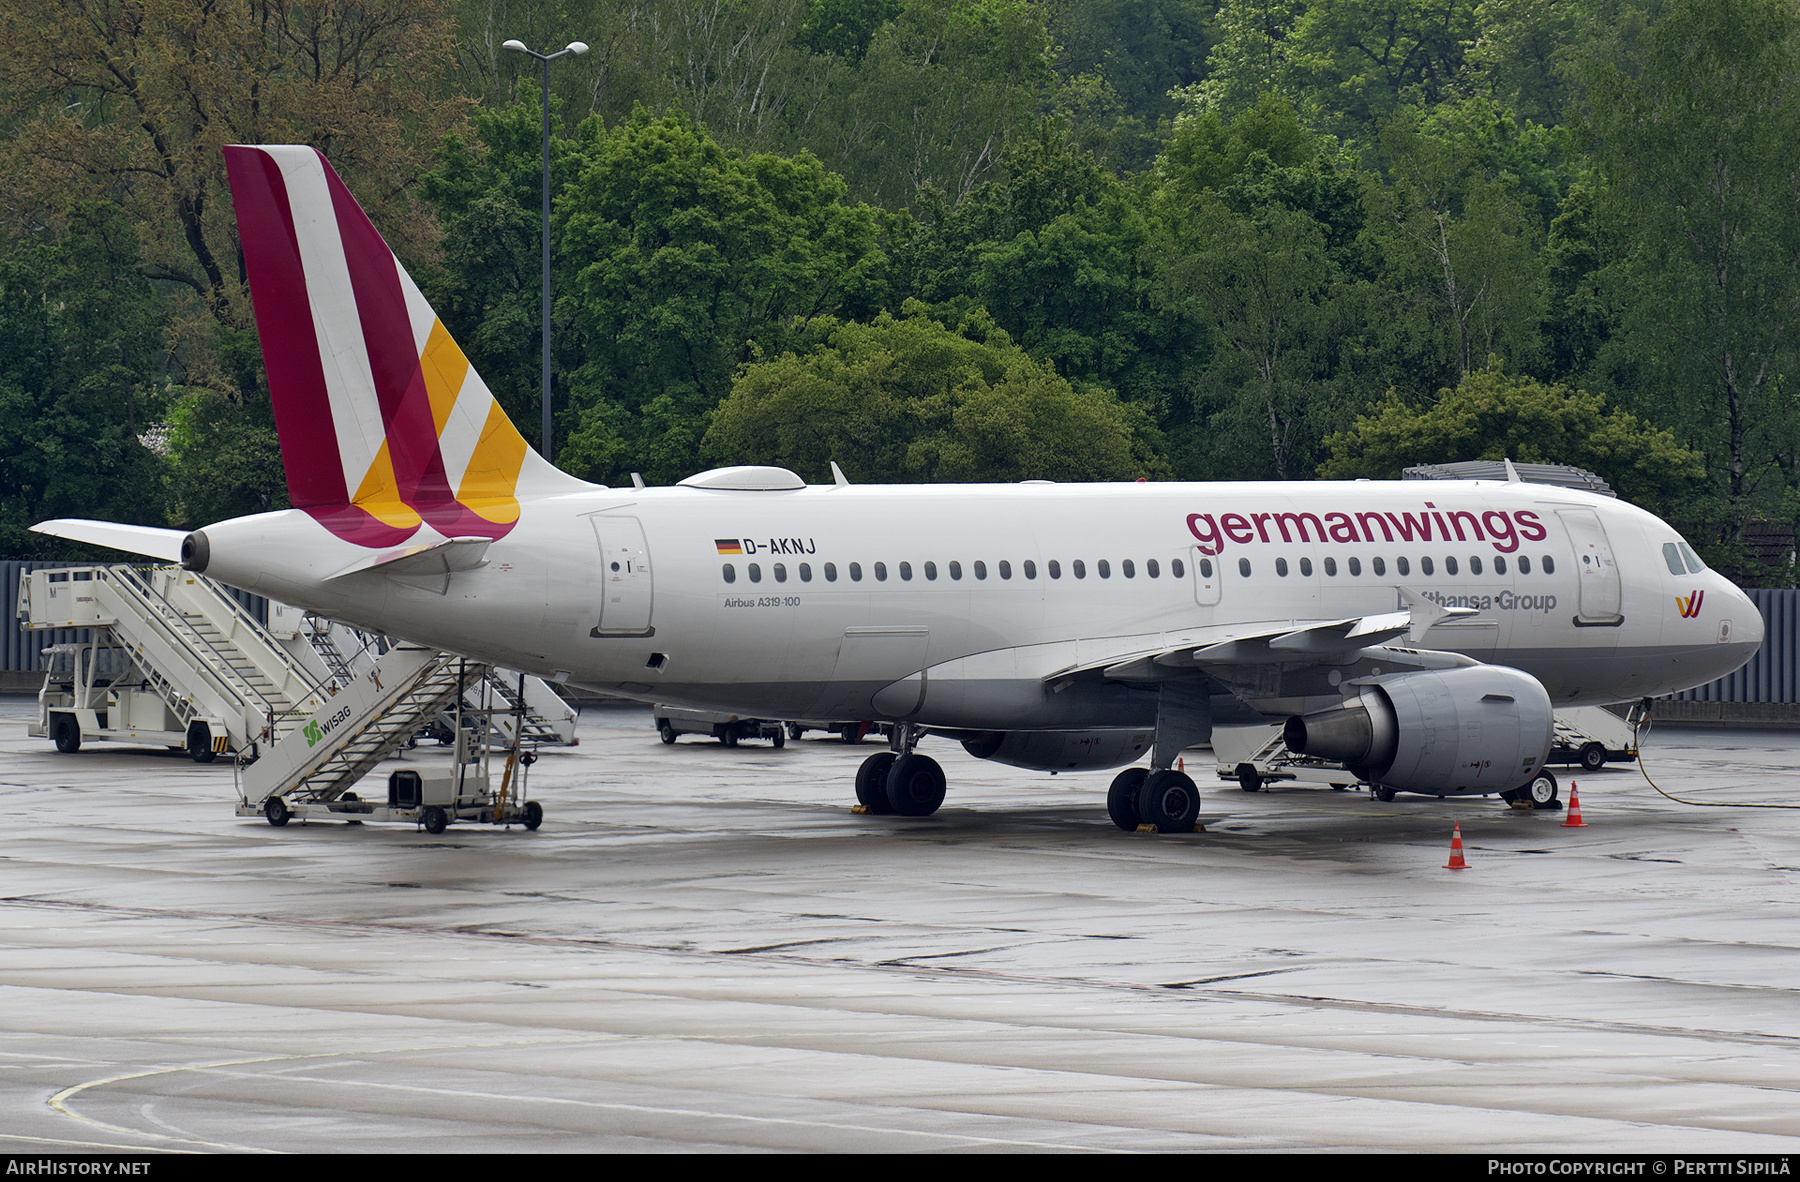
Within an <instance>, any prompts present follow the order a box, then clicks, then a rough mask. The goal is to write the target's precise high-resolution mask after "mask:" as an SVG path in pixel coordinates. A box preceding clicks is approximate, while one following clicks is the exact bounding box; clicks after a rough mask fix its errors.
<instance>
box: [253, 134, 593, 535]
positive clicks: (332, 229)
mask: <svg viewBox="0 0 1800 1182" xmlns="http://www.w3.org/2000/svg"><path fill="white" fill-rule="evenodd" d="M224 151H225V166H226V171H227V174H228V175H229V177H230V180H231V197H232V203H233V205H234V206H235V207H236V209H237V216H238V233H239V235H240V238H241V240H242V242H243V248H244V265H245V268H246V270H247V271H248V272H249V277H250V295H251V299H252V301H253V303H254V305H255V308H256V330H257V334H258V336H259V337H260V338H261V341H262V348H263V360H264V363H265V366H266V368H267V371H268V375H269V394H270V397H271V398H272V399H273V401H274V406H275V425H276V429H277V431H278V432H279V433H280V437H281V458H282V464H283V466H284V468H285V470H286V472H287V482H288V496H289V498H290V499H291V500H292V503H293V505H294V507H295V508H297V509H303V510H305V511H306V512H307V513H309V514H311V515H312V516H313V517H314V518H315V519H317V520H318V521H319V522H320V523H321V524H322V525H324V526H325V527H326V528H327V529H329V530H331V531H332V532H333V533H335V534H337V535H338V536H339V537H341V538H344V539H345V540H347V541H352V542H356V543H358V544H360V545H364V546H372V547H386V546H394V545H398V544H400V543H401V542H404V541H406V540H408V539H410V538H412V537H413V536H414V535H415V534H416V533H418V532H419V530H420V529H421V527H423V526H429V527H430V528H431V529H433V530H435V531H437V533H439V534H442V535H443V536H444V537H477V536H479V537H486V538H494V539H498V538H501V537H504V536H505V535H506V534H507V532H508V531H509V530H511V529H512V527H513V525H514V523H516V522H517V521H518V518H519V499H520V497H521V496H522V495H523V496H530V495H533V494H540V495H541V494H545V493H554V492H563V491H568V490H571V489H575V488H580V487H585V486H584V485H583V484H582V482H580V481H578V480H576V479H575V478H574V477H571V476H569V475H567V474H565V473H563V472H561V471H558V470H557V469H556V468H555V467H553V466H552V465H551V464H550V463H548V462H547V461H546V460H544V459H543V458H542V457H540V456H539V455H538V454H537V453H536V452H535V451H533V450H532V449H531V448H530V447H529V446H528V445H527V444H526V442H525V439H524V437H523V436H521V435H520V434H519V432H518V429H517V428H515V427H514V426H513V424H512V422H511V420H509V419H508V418H507V417H506V414H505V412H504V411H502V410H501V409H500V404H499V403H498V402H496V401H495V400H494V396H493V394H492V393H490V392H489V390H488V388H487V385H486V383H484V382H483V381H482V380H481V376H480V375H479V374H477V373H476V372H475V370H474V369H473V368H472V367H471V366H470V365H469V362H468V359H467V358H465V357H464V356H463V353H462V350H461V349H459V348H458V347H457V345H456V342H455V341H453V340H451V339H450V334H449V333H448V332H447V331H445V329H444V325H443V322H442V321H440V320H439V319H438V318H437V315H436V313H434V312H433V311H432V310H431V305H429V304H428V303H426V302H425V297H424V296H423V295H421V294H420V292H419V289H418V287H417V286H416V285H415V284H414V283H413V281H412V278H411V276H409V275H407V273H406V269H405V268H404V267H402V266H401V265H400V261H399V260H398V259H396V258H395V257H394V253H393V251H391V250H389V249H388V245H387V243H386V242H385V241H383V240H382V237H381V235H380V234H379V233H377V232H376V230H375V226H374V224H373V223H371V222H370V221H369V218H368V215H367V214H365V213H364V212H363V210H362V207H361V206H360V205H358V204H357V203H356V199H355V198H354V197H352V196H351V195H350V191H349V190H348V189H347V188H345V187H344V182H343V181H342V180H341V179H340V178H339V177H338V175H337V173H336V172H335V171H333V170H332V167H331V165H330V164H328V163H327V162H326V160H325V158H324V157H323V156H321V155H320V154H319V153H318V152H317V151H315V150H314V149H312V148H309V147H305V146H303V145H279V146H267V147H248V146H231V147H227V148H226V149H225V150H224Z"/></svg>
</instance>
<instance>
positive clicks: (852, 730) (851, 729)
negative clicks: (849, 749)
mask: <svg viewBox="0 0 1800 1182" xmlns="http://www.w3.org/2000/svg"><path fill="white" fill-rule="evenodd" d="M861 729H862V727H860V726H858V725H857V724H856V723H854V722H846V723H845V724H844V725H843V726H840V727H838V738H839V739H842V740H843V741H844V742H846V743H852V744H855V743H860V742H862V740H861V739H859V738H857V737H856V732H857V731H859V730H861Z"/></svg>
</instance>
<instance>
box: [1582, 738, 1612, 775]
mask: <svg viewBox="0 0 1800 1182" xmlns="http://www.w3.org/2000/svg"><path fill="white" fill-rule="evenodd" d="M1605 766H1606V748H1604V747H1602V746H1601V745H1600V744H1598V743H1583V744H1582V746H1581V770H1582V771H1584V772H1597V771H1599V770H1600V769H1601V768H1603V767H1605Z"/></svg>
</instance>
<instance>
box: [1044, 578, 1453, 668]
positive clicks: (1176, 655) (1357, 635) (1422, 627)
mask: <svg viewBox="0 0 1800 1182" xmlns="http://www.w3.org/2000/svg"><path fill="white" fill-rule="evenodd" d="M1397 590H1398V591H1399V592H1400V595H1401V598H1402V599H1403V600H1404V601H1405V603H1406V605H1407V606H1406V607H1405V608H1403V609H1402V610H1400V611H1394V612H1384V613H1382V614H1380V615H1373V616H1357V617H1351V618H1348V619H1339V620H1319V621H1315V622H1293V621H1289V622H1285V623H1271V624H1260V625H1259V624H1249V625H1225V626H1222V627H1216V628H1206V629H1200V630H1197V631H1196V632H1193V633H1189V634H1186V635H1182V636H1179V637H1172V638H1167V639H1166V640H1165V642H1164V643H1162V644H1160V645H1158V646H1157V647H1155V648H1135V649H1133V650H1130V651H1123V652H1119V653H1116V654H1113V655H1111V656H1108V657H1106V658H1104V659H1101V660H1088V661H1084V662H1082V663H1081V664H1079V665H1074V666H1069V667H1066V668H1062V669H1058V670H1056V671H1055V672H1053V673H1050V674H1047V675H1046V676H1045V677H1044V679H1043V680H1045V681H1046V682H1049V681H1055V680H1059V679H1062V678H1067V677H1073V676H1076V675H1079V674H1083V673H1088V674H1092V673H1098V674H1100V675H1101V676H1103V677H1105V678H1106V679H1107V680H1110V681H1133V682H1156V681H1171V680H1175V679H1177V678H1181V677H1184V676H1189V675H1192V674H1193V673H1196V672H1216V671H1220V670H1223V669H1226V668H1229V667H1231V666H1243V665H1306V664H1315V663H1316V664H1341V663H1345V662H1347V661H1349V660H1351V659H1353V658H1354V656H1355V654H1357V653H1359V652H1362V651H1363V650H1365V649H1374V648H1380V649H1382V655H1383V656H1384V657H1385V658H1386V659H1387V660H1388V661H1389V663H1390V664H1394V663H1400V664H1414V663H1416V664H1422V665H1437V664H1441V663H1442V661H1441V660H1438V659H1434V658H1440V657H1446V656H1450V654H1438V653H1435V652H1432V653H1429V654H1428V653H1426V652H1422V651H1421V652H1417V653H1415V654H1414V655H1415V656H1416V657H1417V658H1418V659H1417V660H1416V661H1408V660H1406V659H1405V658H1404V657H1403V656H1402V654H1404V653H1407V652H1412V651H1413V650H1405V649H1393V648H1386V647H1385V646H1386V645H1387V643H1388V642H1389V641H1391V640H1396V639H1398V638H1400V637H1402V636H1405V637H1407V638H1408V639H1409V640H1410V641H1411V642H1412V643H1413V644H1418V643H1420V642H1421V641H1423V639H1424V636H1425V632H1426V631H1427V630H1428V629H1430V628H1431V627H1432V626H1433V625H1435V624H1438V623H1440V622H1442V621H1443V620H1446V619H1452V618H1455V617H1458V616H1471V615H1474V614H1476V613H1475V609H1474V608H1467V607H1442V606H1440V605H1438V604H1435V603H1433V602H1431V601H1430V600H1429V599H1426V598H1425V597H1424V596H1423V595H1420V594H1419V593H1418V592H1416V591H1414V590H1412V589H1411V588H1408V587H1400V588H1397Z"/></svg>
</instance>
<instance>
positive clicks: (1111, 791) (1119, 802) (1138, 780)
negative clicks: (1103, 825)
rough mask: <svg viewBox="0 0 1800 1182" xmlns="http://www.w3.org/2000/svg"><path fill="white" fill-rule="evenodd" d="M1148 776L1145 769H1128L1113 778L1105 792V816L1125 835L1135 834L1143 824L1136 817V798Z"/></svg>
mask: <svg viewBox="0 0 1800 1182" xmlns="http://www.w3.org/2000/svg"><path fill="white" fill-rule="evenodd" d="M1149 775H1150V769H1149V768H1147V767H1128V768H1126V769H1125V770H1124V771H1122V772H1120V773H1119V774H1118V775H1116V776H1114V777H1113V782H1112V787H1110V788H1108V789H1107V790H1106V815H1107V816H1108V817H1109V818H1111V820H1112V823H1113V824H1114V825H1117V826H1118V827H1119V828H1120V829H1123V830H1124V831H1125V832H1127V833H1136V832H1137V827H1138V826H1139V825H1140V824H1142V823H1143V822H1142V820H1141V819H1140V817H1139V816H1138V797H1139V796H1141V795H1142V794H1143V791H1144V781H1145V780H1146V779H1147V778H1148V777H1149Z"/></svg>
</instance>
